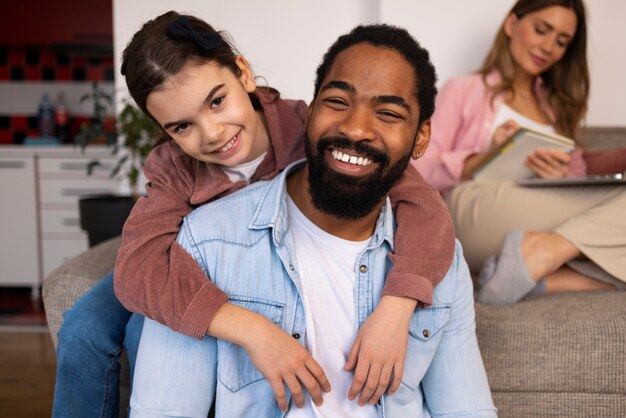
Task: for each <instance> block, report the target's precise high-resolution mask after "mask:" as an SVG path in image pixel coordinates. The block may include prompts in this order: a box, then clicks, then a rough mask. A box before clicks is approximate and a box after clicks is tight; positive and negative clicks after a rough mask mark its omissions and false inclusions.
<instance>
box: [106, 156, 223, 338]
mask: <svg viewBox="0 0 626 418" xmlns="http://www.w3.org/2000/svg"><path fill="white" fill-rule="evenodd" d="M172 149H173V148H172V147H171V144H164V145H161V146H159V147H156V148H155V149H154V150H153V151H152V152H151V153H150V155H149V156H148V159H147V160H146V164H145V166H144V170H145V174H146V177H147V178H148V180H149V183H148V184H147V186H146V192H147V195H146V196H144V197H141V198H140V199H139V200H138V201H137V203H136V204H135V206H134V207H133V210H132V212H131V214H130V216H129V218H128V220H127V221H126V224H125V225H124V231H123V233H122V245H121V247H120V249H119V252H118V254H117V260H116V265H115V274H114V281H115V294H116V296H117V297H118V299H119V300H120V301H121V302H122V304H123V305H124V306H125V307H126V308H127V309H128V310H130V311H133V312H138V313H140V314H143V315H145V316H147V317H149V318H152V319H154V320H155V321H158V322H160V323H162V324H165V325H167V326H168V327H170V328H171V329H173V330H174V331H177V332H181V333H183V334H187V335H190V336H193V337H196V338H202V337H203V336H204V335H205V334H206V330H207V328H208V326H209V323H210V322H211V320H212V319H213V317H214V315H215V313H216V312H217V310H218V309H219V308H220V307H221V306H222V304H223V303H225V302H226V301H227V295H226V294H225V293H224V292H222V291H221V290H220V289H218V288H217V287H216V286H215V285H214V284H213V282H212V281H210V280H209V279H208V278H207V275H206V274H205V272H204V271H203V270H202V269H201V268H200V267H199V265H198V263H197V262H196V261H195V260H194V259H193V258H192V257H191V256H190V255H189V254H188V253H187V252H186V251H185V250H184V249H183V248H182V247H181V246H180V245H178V244H177V243H176V237H177V235H178V230H179V228H180V225H181V223H182V220H183V218H184V217H185V215H187V214H188V213H189V212H191V210H192V209H193V206H192V205H191V203H190V202H191V197H192V195H193V191H194V177H193V175H194V173H193V168H194V167H195V164H197V163H195V162H193V161H192V160H191V159H190V158H187V159H185V158H182V159H181V158H177V155H175V154H173V153H172Z"/></svg>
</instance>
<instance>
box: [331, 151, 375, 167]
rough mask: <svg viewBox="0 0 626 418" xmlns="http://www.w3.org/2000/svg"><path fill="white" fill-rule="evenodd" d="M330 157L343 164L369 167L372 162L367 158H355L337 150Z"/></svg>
mask: <svg viewBox="0 0 626 418" xmlns="http://www.w3.org/2000/svg"><path fill="white" fill-rule="evenodd" d="M332 155H333V158H335V160H339V161H343V162H344V163H350V164H356V165H370V164H372V162H373V161H372V160H370V159H369V158H363V157H356V156H354V155H348V154H344V153H343V152H341V151H337V150H333V152H332Z"/></svg>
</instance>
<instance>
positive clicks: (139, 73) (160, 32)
mask: <svg viewBox="0 0 626 418" xmlns="http://www.w3.org/2000/svg"><path fill="white" fill-rule="evenodd" d="M180 17H185V18H187V19H188V20H189V22H190V23H191V28H192V29H193V30H194V31H196V32H200V33H216V32H217V31H216V30H215V29H213V27H212V26H211V25H209V24H208V23H206V22H204V21H202V20H200V19H198V18H196V17H194V16H188V15H180V14H178V13H177V12H174V11H169V12H167V13H164V14H162V15H160V16H158V17H156V18H155V19H153V20H150V21H148V22H146V23H145V24H144V25H143V26H142V27H141V29H140V30H139V31H137V33H135V35H133V37H132V39H131V41H130V42H129V43H128V45H127V46H126V49H124V52H123V54H122V75H123V76H124V77H126V85H127V86H128V90H129V92H130V95H131V96H132V98H133V99H134V100H135V102H136V103H137V106H139V108H140V109H141V110H142V111H143V112H144V113H145V114H146V115H148V116H150V117H152V115H150V112H148V109H147V108H146V102H147V100H148V95H149V94H150V93H151V92H152V91H154V90H155V89H158V88H159V86H161V85H162V84H163V83H164V82H165V81H167V79H168V78H169V77H171V76H174V75H176V74H177V73H178V72H179V71H181V69H182V68H183V67H184V66H185V65H186V64H187V63H188V62H193V63H197V64H204V63H207V62H216V63H218V64H220V65H221V66H223V67H227V68H229V69H230V70H231V71H232V72H233V73H234V74H235V75H236V76H240V75H241V70H240V69H239V66H237V62H236V58H237V56H238V55H239V53H238V52H237V50H236V49H235V47H234V46H232V43H231V42H230V41H229V40H227V39H226V38H225V34H224V33H223V32H220V33H219V35H220V36H221V38H222V42H220V43H219V45H218V46H216V47H214V48H212V49H210V50H206V49H205V48H203V47H202V46H201V45H199V44H198V43H197V42H196V41H194V40H192V39H179V38H176V39H175V38H174V37H173V36H172V35H170V33H169V27H170V25H171V24H172V23H173V22H174V21H175V20H177V19H179V18H180Z"/></svg>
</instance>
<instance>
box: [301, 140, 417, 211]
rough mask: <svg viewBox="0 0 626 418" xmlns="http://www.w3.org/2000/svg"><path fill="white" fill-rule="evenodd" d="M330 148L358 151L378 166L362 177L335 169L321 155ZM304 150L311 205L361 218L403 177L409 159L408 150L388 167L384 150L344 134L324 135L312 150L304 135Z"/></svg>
mask: <svg viewBox="0 0 626 418" xmlns="http://www.w3.org/2000/svg"><path fill="white" fill-rule="evenodd" d="M330 148H335V149H341V150H342V151H346V150H354V151H356V153H358V154H359V155H362V156H367V158H369V159H370V160H372V161H373V162H375V163H378V165H379V166H378V168H377V169H376V170H375V171H374V172H372V173H371V174H369V175H367V176H365V177H362V176H361V177H356V176H349V175H346V174H342V173H338V172H336V171H334V170H333V169H332V168H330V167H329V166H328V164H327V163H326V160H325V158H324V156H325V153H326V151H327V150H328V149H330ZM305 151H306V156H307V162H308V166H309V177H308V181H309V191H310V194H311V199H312V201H313V205H314V206H315V207H316V208H317V209H319V210H320V211H322V212H324V213H327V214H329V215H333V216H336V217H338V218H342V219H348V220H356V219H360V218H363V217H365V216H366V215H368V214H369V213H371V212H372V211H373V210H374V209H375V208H376V206H377V205H378V204H379V203H380V202H381V201H382V200H383V199H384V198H385V197H386V196H387V194H388V193H389V190H390V189H391V187H393V185H394V184H395V183H396V182H397V181H398V180H399V179H400V177H402V174H403V173H404V170H405V169H406V167H407V165H408V164H409V160H410V159H411V154H410V153H409V154H408V155H406V156H405V157H403V158H401V159H400V160H398V161H397V162H396V163H395V164H394V165H392V166H391V167H389V164H390V161H389V157H388V156H387V154H385V153H383V152H381V151H379V150H377V149H375V148H373V147H370V146H369V145H367V143H365V142H354V141H351V140H349V139H347V138H343V137H323V138H321V139H320V141H319V142H318V143H317V146H316V150H315V152H313V148H312V144H311V141H310V138H309V137H308V135H307V137H306V140H305Z"/></svg>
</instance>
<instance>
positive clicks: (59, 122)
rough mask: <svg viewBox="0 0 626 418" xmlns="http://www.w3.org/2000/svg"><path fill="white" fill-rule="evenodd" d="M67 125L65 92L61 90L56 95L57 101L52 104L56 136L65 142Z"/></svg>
mask: <svg viewBox="0 0 626 418" xmlns="http://www.w3.org/2000/svg"><path fill="white" fill-rule="evenodd" d="M68 125H69V115H68V114H67V107H66V106H65V94H64V93H63V92H62V91H61V92H59V95H58V96H57V101H56V104H55V106H54V127H55V132H56V137H57V138H59V140H60V141H61V142H62V143H63V142H67V140H68V138H67V127H68Z"/></svg>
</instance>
